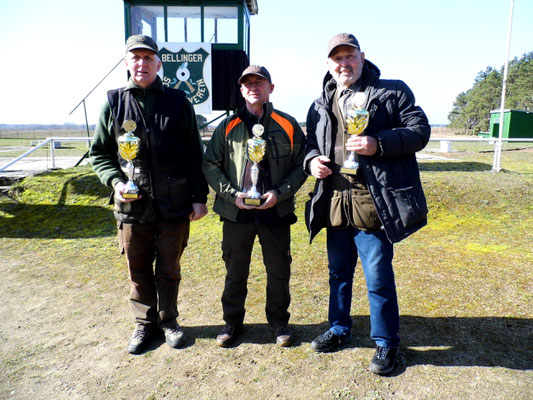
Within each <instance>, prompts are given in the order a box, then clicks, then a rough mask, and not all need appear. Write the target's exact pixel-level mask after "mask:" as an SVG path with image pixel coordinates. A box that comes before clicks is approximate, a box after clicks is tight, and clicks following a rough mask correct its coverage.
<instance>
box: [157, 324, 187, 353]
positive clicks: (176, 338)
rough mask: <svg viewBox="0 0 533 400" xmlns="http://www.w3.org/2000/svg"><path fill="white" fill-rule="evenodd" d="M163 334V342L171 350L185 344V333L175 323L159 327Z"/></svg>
mask: <svg viewBox="0 0 533 400" xmlns="http://www.w3.org/2000/svg"><path fill="white" fill-rule="evenodd" d="M161 329H162V330H163V333H164V334H165V342H166V344H167V345H169V346H170V347H172V348H176V347H179V346H181V345H182V344H183V343H185V333H184V332H183V329H182V327H181V326H179V325H178V323H177V322H176V321H173V322H171V323H169V324H166V325H163V326H161Z"/></svg>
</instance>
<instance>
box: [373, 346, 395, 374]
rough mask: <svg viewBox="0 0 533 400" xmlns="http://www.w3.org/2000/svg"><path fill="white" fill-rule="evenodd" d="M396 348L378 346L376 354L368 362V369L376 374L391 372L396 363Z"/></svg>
mask: <svg viewBox="0 0 533 400" xmlns="http://www.w3.org/2000/svg"><path fill="white" fill-rule="evenodd" d="M397 354H398V349H390V348H388V347H381V346H378V347H377V348H376V354H374V357H372V361H371V362H370V371H372V372H373V373H375V374H378V375H387V374H389V373H391V372H392V370H393V369H394V365H395V364H396V355H397Z"/></svg>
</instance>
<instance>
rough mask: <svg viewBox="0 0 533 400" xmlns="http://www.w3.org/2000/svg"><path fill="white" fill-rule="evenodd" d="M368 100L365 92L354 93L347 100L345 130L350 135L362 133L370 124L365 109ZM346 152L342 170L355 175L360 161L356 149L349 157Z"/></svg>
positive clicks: (344, 172)
mask: <svg viewBox="0 0 533 400" xmlns="http://www.w3.org/2000/svg"><path fill="white" fill-rule="evenodd" d="M365 101H366V95H365V94H364V93H363V92H357V93H355V94H354V96H353V98H352V99H351V100H347V101H346V103H345V107H344V126H345V131H346V133H348V134H349V135H360V134H362V133H363V131H364V130H365V129H366V127H367V126H368V111H367V110H365V109H363V104H364V103H365ZM343 152H344V158H345V160H344V163H343V165H342V167H341V169H340V172H341V173H343V174H348V175H355V174H356V173H357V168H359V163H358V162H357V160H356V157H355V151H350V153H349V154H348V158H346V150H345V149H343Z"/></svg>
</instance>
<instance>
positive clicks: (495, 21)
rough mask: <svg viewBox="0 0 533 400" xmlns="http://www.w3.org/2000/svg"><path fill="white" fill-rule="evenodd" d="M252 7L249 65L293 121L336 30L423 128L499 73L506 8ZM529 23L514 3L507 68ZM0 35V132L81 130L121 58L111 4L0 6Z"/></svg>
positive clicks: (264, 1)
mask: <svg viewBox="0 0 533 400" xmlns="http://www.w3.org/2000/svg"><path fill="white" fill-rule="evenodd" d="M257 2H258V7H259V12H258V14H257V15H253V16H252V17H251V22H250V24H251V46H250V49H251V50H250V62H251V63H252V64H259V65H264V66H266V67H267V68H268V70H269V71H270V73H271V75H272V80H273V83H274V84H275V89H274V92H273V94H272V95H271V101H272V102H273V104H274V106H275V107H276V108H278V109H280V110H282V111H285V112H287V113H289V114H291V115H293V116H294V117H295V118H296V119H297V120H298V121H300V122H303V121H305V117H306V114H307V110H308V109H309V106H310V105H311V103H312V101H313V100H314V99H315V98H317V97H318V96H319V95H320V92H321V83H322V78H323V77H324V74H325V73H326V72H327V68H326V57H327V54H326V48H327V43H328V41H329V39H330V38H331V37H332V36H334V35H335V34H337V33H340V32H349V33H353V34H354V35H355V36H356V37H357V39H358V40H359V43H360V45H361V49H362V51H363V52H364V53H365V56H366V59H368V60H370V61H372V62H373V63H374V64H376V65H377V66H378V67H379V68H380V70H381V76H382V78H386V79H401V80H403V81H405V82H406V83H407V84H408V85H409V86H410V87H411V89H412V90H413V92H414V94H415V96H416V100H417V103H418V105H420V106H421V107H422V108H423V109H424V111H425V112H426V114H427V115H428V118H429V121H430V123H431V124H446V123H447V122H448V119H447V116H448V113H449V112H450V111H451V109H452V106H453V102H454V100H455V98H456V97H457V95H458V94H459V93H461V92H463V91H465V90H468V89H469V88H471V87H472V85H473V83H474V79H475V78H476V75H477V74H478V73H479V72H480V71H483V70H485V69H486V68H487V67H488V66H491V67H495V68H500V67H502V66H503V64H504V63H505V58H506V53H507V32H508V27H509V15H510V4H511V2H510V0H468V1H465V0H448V1H438V0H435V1H427V0H373V1H358V0H344V1H338V0H328V1H319V0H292V1H288V0H257ZM531 21H533V1H531V0H515V1H514V12H513V25H512V33H511V46H510V59H512V58H514V57H521V56H522V55H523V54H524V53H526V52H530V51H533V24H532V23H531ZM0 37H1V38H2V39H1V40H0V54H2V55H3V59H2V62H0V76H2V77H4V78H5V80H4V82H3V87H2V90H1V95H0V124H62V123H65V122H72V123H84V121H85V116H84V109H83V106H81V107H78V108H77V109H76V110H74V108H75V107H76V106H77V105H78V103H80V101H81V100H82V99H83V98H84V97H85V96H86V95H87V94H88V93H89V92H90V91H91V90H92V89H93V88H94V86H96V85H97V84H98V83H99V82H100V81H101V79H102V78H103V77H104V76H105V75H106V74H107V73H109V72H110V71H111V69H112V68H113V67H114V66H115V65H116V64H117V63H119V62H120V60H121V58H122V57H123V54H124V41H125V33H124V7H123V1H121V0H91V1H86V0H47V1H42V0H25V1H18V2H15V1H1V2H0ZM125 81H126V69H125V67H124V66H123V64H120V65H119V67H117V68H116V69H115V70H114V71H113V72H112V73H111V74H110V75H109V76H108V77H107V78H106V79H105V80H104V81H103V82H102V84H101V85H100V87H99V88H98V89H96V90H95V91H94V92H93V93H92V94H91V95H90V96H89V97H88V98H87V100H86V103H85V104H86V112H87V117H88V120H89V123H90V124H93V123H95V122H96V121H97V119H98V115H99V111H100V108H101V105H102V104H103V103H104V101H105V99H106V94H105V93H106V91H107V90H109V89H113V88H117V87H120V86H124V83H125ZM73 110H74V111H73ZM72 111H73V112H72ZM71 112H72V113H71ZM207 117H208V119H211V117H212V116H207Z"/></svg>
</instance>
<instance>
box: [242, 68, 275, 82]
mask: <svg viewBox="0 0 533 400" xmlns="http://www.w3.org/2000/svg"><path fill="white" fill-rule="evenodd" d="M248 75H257V76H260V77H261V78H264V79H266V80H267V81H269V82H270V83H272V78H271V77H270V72H268V70H267V69H266V68H265V67H261V66H260V65H250V66H249V67H248V68H246V69H245V70H244V71H242V75H241V77H240V78H239V81H238V82H239V84H241V83H242V82H243V81H244V78H246V77H247V76H248Z"/></svg>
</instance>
